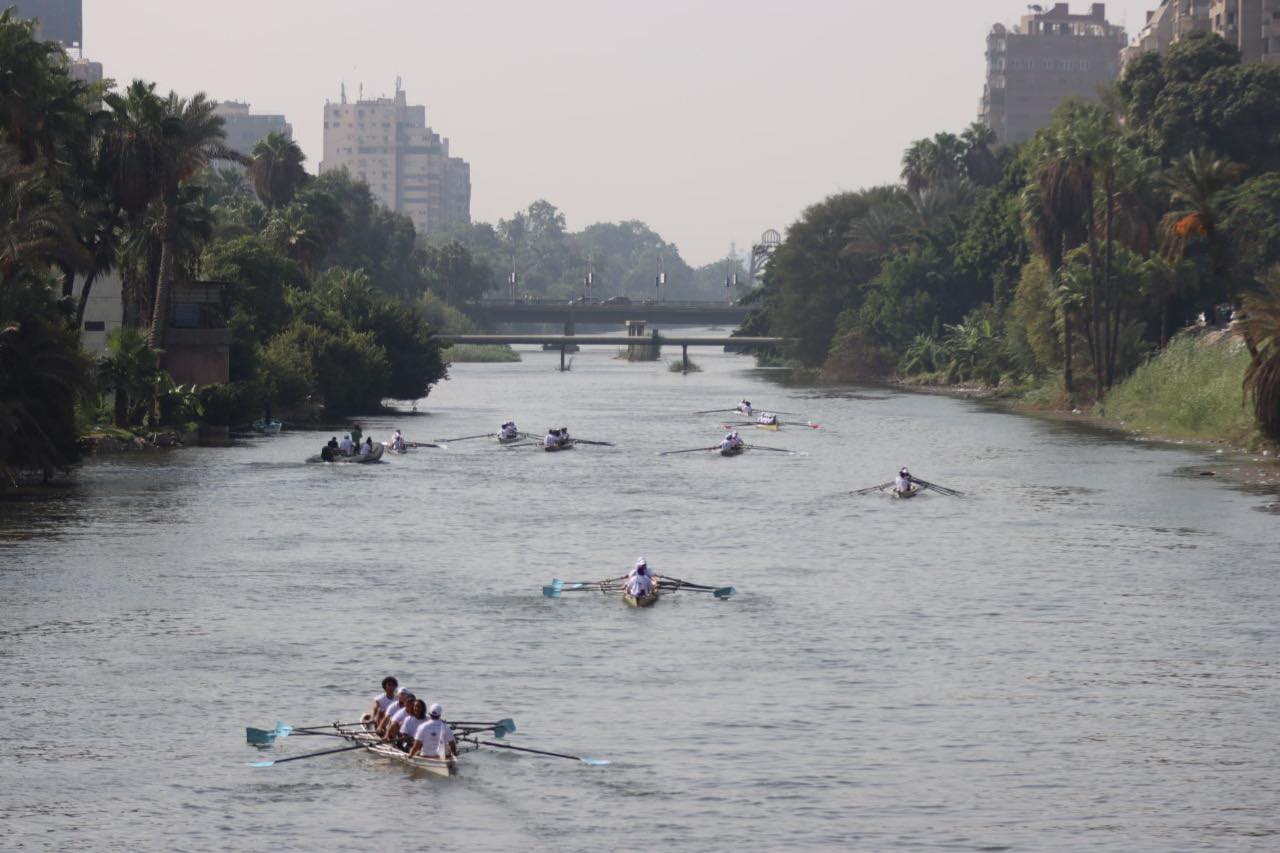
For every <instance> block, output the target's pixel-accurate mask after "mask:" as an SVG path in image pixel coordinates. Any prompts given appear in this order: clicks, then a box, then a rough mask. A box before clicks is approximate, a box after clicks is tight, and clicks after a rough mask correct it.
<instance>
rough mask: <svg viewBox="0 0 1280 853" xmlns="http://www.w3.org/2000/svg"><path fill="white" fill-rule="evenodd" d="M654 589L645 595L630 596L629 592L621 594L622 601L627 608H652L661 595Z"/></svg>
mask: <svg viewBox="0 0 1280 853" xmlns="http://www.w3.org/2000/svg"><path fill="white" fill-rule="evenodd" d="M661 594H662V593H660V592H659V591H658V590H657V589H656V588H655V589H651V590H649V592H648V594H647V595H632V594H631V593H629V592H624V593H622V600H623V601H625V602H626V603H627V606H628V607H652V606H653V605H654V603H656V602H657V600H658V597H659V596H660V595H661Z"/></svg>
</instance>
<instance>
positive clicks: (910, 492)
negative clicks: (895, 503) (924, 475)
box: [893, 484, 920, 500]
mask: <svg viewBox="0 0 1280 853" xmlns="http://www.w3.org/2000/svg"><path fill="white" fill-rule="evenodd" d="M919 493H920V487H919V486H917V485H914V484H913V485H912V486H911V488H909V489H907V490H906V491H905V492H900V491H898V490H897V489H894V490H893V496H894V497H895V498H901V499H902V500H906V499H907V498H914V497H915V496H916V495H917V494H919Z"/></svg>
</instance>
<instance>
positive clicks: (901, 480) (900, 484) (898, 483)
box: [893, 474, 911, 492]
mask: <svg viewBox="0 0 1280 853" xmlns="http://www.w3.org/2000/svg"><path fill="white" fill-rule="evenodd" d="M893 487H894V488H895V489H897V490H898V491H900V492H905V491H909V490H910V489H911V478H910V477H909V476H908V477H904V476H902V475H901V474H899V475H898V478H897V479H896V480H894V481H893Z"/></svg>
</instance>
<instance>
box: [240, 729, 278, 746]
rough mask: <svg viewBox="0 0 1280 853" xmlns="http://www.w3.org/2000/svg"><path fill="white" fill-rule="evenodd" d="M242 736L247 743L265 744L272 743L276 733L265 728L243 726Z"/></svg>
mask: <svg viewBox="0 0 1280 853" xmlns="http://www.w3.org/2000/svg"><path fill="white" fill-rule="evenodd" d="M244 738H245V740H247V741H248V742H249V743H255V744H259V745H265V744H269V743H273V742H274V741H275V739H276V733H275V732H269V731H267V730H266V729H254V728H250V727H248V726H245V729H244Z"/></svg>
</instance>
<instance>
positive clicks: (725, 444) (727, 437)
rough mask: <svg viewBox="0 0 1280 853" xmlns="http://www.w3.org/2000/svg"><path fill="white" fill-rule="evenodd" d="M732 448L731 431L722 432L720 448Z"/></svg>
mask: <svg viewBox="0 0 1280 853" xmlns="http://www.w3.org/2000/svg"><path fill="white" fill-rule="evenodd" d="M733 448H734V443H733V433H731V432H727V433H725V434H724V438H723V439H721V440H720V449H721V450H733Z"/></svg>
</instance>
